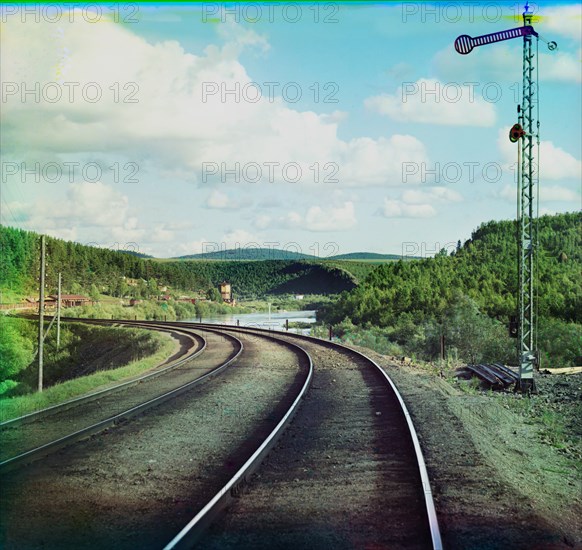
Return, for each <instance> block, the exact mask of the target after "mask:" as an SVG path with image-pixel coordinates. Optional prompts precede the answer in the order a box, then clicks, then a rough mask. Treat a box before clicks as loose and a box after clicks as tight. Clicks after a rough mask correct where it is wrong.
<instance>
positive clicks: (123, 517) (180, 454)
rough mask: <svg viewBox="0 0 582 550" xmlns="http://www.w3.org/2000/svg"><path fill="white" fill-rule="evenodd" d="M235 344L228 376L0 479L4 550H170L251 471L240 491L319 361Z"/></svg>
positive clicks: (278, 346) (287, 349)
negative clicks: (175, 540)
mask: <svg viewBox="0 0 582 550" xmlns="http://www.w3.org/2000/svg"><path fill="white" fill-rule="evenodd" d="M210 330H211V329H208V330H207V329H204V332H203V334H204V336H205V337H206V338H207V340H208V342H209V346H208V347H209V348H215V349H222V348H223V347H225V345H224V342H226V341H229V340H231V339H232V337H233V336H232V335H228V334H225V335H221V336H220V337H219V338H220V341H217V342H214V343H212V342H211V338H210V336H209V335H210V334H211V332H210ZM212 334H215V332H212ZM237 338H239V339H240V340H241V341H242V342H243V343H244V352H243V353H241V354H240V355H239V357H237V359H236V360H235V361H234V362H233V363H232V364H231V365H230V367H229V368H227V369H224V370H223V372H222V373H221V375H220V376H216V377H213V378H211V379H210V380H207V381H206V382H205V383H204V384H199V385H196V386H195V387H193V388H192V389H191V390H190V391H188V392H187V393H183V394H182V395H179V396H177V397H175V398H173V399H172V400H171V401H169V402H168V401H167V402H165V403H163V404H161V405H159V406H157V407H156V408H155V410H154V411H151V412H149V413H148V414H144V415H140V416H137V417H135V418H133V419H132V421H131V422H127V423H122V424H120V425H118V426H117V427H116V429H115V430H111V431H106V432H103V433H102V434H100V435H98V436H95V437H93V438H90V439H87V440H85V441H83V442H81V443H79V444H76V445H71V446H69V447H67V448H64V449H61V450H60V451H57V452H55V453H51V454H50V455H48V456H46V457H44V458H43V459H42V460H38V461H35V462H34V463H32V464H29V465H27V466H26V467H22V468H17V469H14V470H13V471H9V472H2V473H1V474H0V475H1V482H2V499H1V501H0V533H2V539H1V540H0V544H1V546H2V547H3V548H15V549H16V548H26V549H28V548H58V549H59V550H61V549H63V550H66V549H69V548H71V549H73V548H75V549H81V548H91V549H94V548H121V549H125V548H132V549H133V548H162V547H163V546H164V545H165V544H166V543H167V542H168V541H169V540H171V539H172V537H173V536H174V535H175V534H176V533H177V532H179V531H180V529H181V528H182V527H183V526H184V525H186V524H187V523H188V522H189V521H190V520H191V519H192V517H193V516H195V515H196V513H198V512H199V511H200V510H202V509H205V508H206V507H207V505H208V503H209V502H211V501H212V499H213V497H215V496H216V494H217V493H220V492H221V488H222V487H224V486H225V485H227V484H228V483H229V482H230V481H231V479H232V477H233V474H234V473H236V472H238V471H239V470H241V468H242V467H243V466H245V464H246V466H245V468H244V470H243V472H244V473H243V474H242V475H241V476H239V477H238V478H237V480H236V482H235V483H232V484H231V486H230V488H231V489H232V491H233V492H236V491H238V490H239V489H240V485H241V484H243V483H244V482H245V479H246V476H247V475H250V473H248V472H250V471H251V470H248V468H249V467H253V466H254V467H256V466H257V465H258V464H259V462H260V460H261V459H262V457H263V456H264V454H265V453H266V452H268V450H269V447H270V444H269V443H266V441H267V440H269V441H273V442H274V441H275V439H276V437H277V435H278V434H280V431H281V430H282V429H283V427H284V426H285V425H286V424H287V423H288V422H289V420H290V418H291V416H292V411H293V410H295V409H296V408H297V406H298V404H299V400H300V399H299V396H300V394H301V393H302V392H304V391H305V389H306V387H307V384H308V382H309V379H310V376H311V363H310V361H309V357H308V355H307V354H305V353H304V352H303V351H302V350H301V349H300V348H299V347H297V346H294V345H292V344H289V343H281V342H278V341H275V340H272V339H269V338H267V337H263V338H256V337H254V336H253V337H252V338H251V337H249V336H246V335H243V334H240V335H237ZM206 353H208V350H207V351H206V352H205V355H206ZM275 428H278V430H277V434H276V435H273V431H274V429H275ZM257 451H258V453H257ZM229 494H230V493H229ZM223 505H224V499H223V498H219V499H218V500H217V501H216V502H215V504H214V505H212V506H210V507H208V508H206V511H205V513H204V518H205V520H207V519H208V518H210V517H212V515H213V514H215V513H216V512H217V511H218V510H219V509H220V507H221V506H223ZM200 526H202V523H201V524H200Z"/></svg>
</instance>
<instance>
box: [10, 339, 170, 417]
mask: <svg viewBox="0 0 582 550" xmlns="http://www.w3.org/2000/svg"><path fill="white" fill-rule="evenodd" d="M158 336H159V342H160V347H159V349H158V351H157V352H156V353H154V354H153V355H151V356H149V357H146V358H144V359H140V360H139V361H132V362H131V363H129V364H127V365H125V366H123V367H120V368H117V369H112V370H102V371H98V372H95V373H93V374H90V375H88V376H82V377H79V378H75V379H73V380H68V381H67V382H63V383H61V384H56V385H54V386H52V387H50V388H47V389H46V390H44V391H43V392H42V393H34V394H27V395H21V396H17V397H11V398H5V399H1V400H0V421H2V422H4V421H6V420H10V419H11V418H16V417H18V416H22V415H25V414H28V413H31V412H34V411H38V410H41V409H45V408H47V407H51V406H53V405H58V404H60V403H64V402H65V401H68V400H70V399H73V398H75V397H80V396H81V395H85V394H88V393H93V392H95V391H98V390H101V389H104V388H106V387H108V386H112V385H113V383H115V382H120V381H124V380H126V379H128V378H132V377H134V376H138V375H140V374H143V373H144V372H146V371H148V370H150V369H152V368H154V367H155V366H156V365H158V364H160V363H162V362H163V361H164V360H166V359H167V358H168V357H169V356H170V355H171V354H172V352H173V350H174V340H172V339H171V338H170V337H169V335H166V334H159V335H158Z"/></svg>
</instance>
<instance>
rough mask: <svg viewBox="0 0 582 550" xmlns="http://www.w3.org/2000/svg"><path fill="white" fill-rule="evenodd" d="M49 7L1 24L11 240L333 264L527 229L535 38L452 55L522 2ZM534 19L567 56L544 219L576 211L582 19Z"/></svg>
mask: <svg viewBox="0 0 582 550" xmlns="http://www.w3.org/2000/svg"><path fill="white" fill-rule="evenodd" d="M35 6H36V7H34V6H32V7H30V8H29V11H28V12H26V11H24V9H23V8H22V7H18V6H11V7H10V8H6V7H5V8H4V9H3V13H2V23H1V25H2V29H1V30H2V38H1V40H2V44H1V46H2V48H1V54H0V55H1V59H0V61H1V69H0V71H1V73H0V74H1V77H2V113H1V122H2V129H1V134H0V137H1V140H2V180H1V184H2V194H1V195H2V196H1V198H2V203H1V216H2V223H3V224H7V225H11V226H17V227H21V228H23V229H30V230H34V231H38V232H46V233H48V234H51V235H54V236H58V237H62V238H65V239H71V240H76V241H78V242H83V243H96V244H98V245H100V246H108V247H112V248H131V249H137V248H138V249H139V250H140V251H142V252H145V253H149V254H153V255H156V256H160V257H169V256H176V255H182V254H188V253H197V252H201V251H207V250H216V249H217V248H231V247H233V246H240V247H245V246H271V247H272V246H276V247H279V248H288V249H292V250H301V251H303V252H305V253H312V254H313V253H315V254H316V255H319V256H322V257H325V256H328V255H331V254H332V253H347V252H352V251H360V250H366V251H375V252H386V253H402V252H403V251H404V252H405V253H412V254H415V255H420V254H427V255H430V254H431V253H432V252H434V251H435V250H436V249H438V248H440V247H441V246H446V245H450V243H456V241H457V239H461V240H465V239H466V238H468V237H469V236H470V233H471V230H472V229H474V228H475V227H477V226H478V225H479V224H480V223H482V222H484V221H488V220H491V219H510V218H512V217H514V215H515V210H516V206H515V189H516V188H517V186H516V183H515V162H516V155H517V150H516V146H515V145H512V144H511V143H510V142H509V140H508V139H507V132H508V129H509V127H510V126H512V125H513V124H514V123H515V122H516V106H517V103H518V102H519V93H520V90H521V40H512V41H507V42H502V43H498V44H493V45H489V46H486V47H481V48H477V49H475V50H474V51H473V52H472V53H471V54H469V55H467V56H461V55H459V54H457V53H456V52H455V50H454V49H453V43H454V40H455V38H456V37H457V36H458V35H460V34H469V35H471V36H478V35H480V34H486V33H491V32H495V31H498V30H504V29H507V28H511V27H514V26H519V25H521V17H518V18H517V19H516V16H517V15H518V14H521V11H522V8H523V6H522V5H519V9H518V5H517V4H516V3H515V2H498V3H492V2H470V3H469V2H441V3H438V4H430V3H413V2H405V3H399V2H388V3H364V2H359V3H356V4H352V3H344V2H340V3H336V4H334V3H329V2H327V3H319V4H317V3H315V2H311V3H310V2H303V3H300V4H292V3H275V4H270V7H269V5H266V4H257V3H255V4H252V5H250V4H246V3H239V4H230V5H228V6H226V7H225V6H224V5H219V4H179V5H168V4H164V5H155V4H128V6H130V7H128V8H124V7H122V8H120V11H119V12H118V13H114V12H112V11H111V8H110V7H109V6H108V5H107V4H103V5H101V8H100V10H96V9H95V7H94V5H93V7H90V6H89V5H87V6H84V5H82V4H81V5H79V6H78V7H77V9H76V10H75V11H73V12H67V11H66V9H65V8H54V7H53V8H43V7H42V5H35ZM122 6H123V5H122ZM131 6H133V7H131ZM532 8H533V9H534V11H535V12H536V15H538V16H539V18H538V19H537V20H536V22H535V25H534V26H535V28H536V29H537V30H538V32H539V33H540V34H541V35H542V36H543V37H544V38H545V39H547V40H555V41H556V42H558V46H559V47H558V50H557V51H554V52H550V51H548V49H547V47H546V44H545V43H544V42H542V41H540V42H539V74H540V119H541V171H540V190H541V191H540V211H541V213H553V212H565V211H573V210H577V209H579V208H580V179H581V178H580V176H581V166H582V163H581V161H580V156H581V155H580V151H581V150H582V144H581V127H580V120H581V119H582V113H581V112H580V111H581V105H582V98H581V91H580V90H581V87H580V83H581V79H582V78H581V66H580V58H581V51H580V48H581V35H580V34H581V28H582V20H581V11H582V8H581V5H580V4H579V3H567V2H561V3H548V2H546V3H536V4H532ZM35 9H36V10H37V12H35V11H34V10H35ZM51 10H52V11H51ZM229 10H230V11H229ZM233 10H234V11H233ZM116 19H117V20H118V21H116ZM294 20H296V21H295V22H293V21H294ZM26 90H28V92H29V93H23V92H25V91H26ZM229 90H230V92H231V93H226V92H228V91H229ZM222 92H225V94H224V96H223V95H222ZM298 95H300V98H299V97H298ZM259 170H260V172H259ZM259 176H260V177H259ZM237 180H238V181H237Z"/></svg>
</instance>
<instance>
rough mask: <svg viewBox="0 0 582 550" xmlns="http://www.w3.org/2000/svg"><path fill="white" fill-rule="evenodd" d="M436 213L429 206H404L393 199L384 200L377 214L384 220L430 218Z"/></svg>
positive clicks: (402, 202)
mask: <svg viewBox="0 0 582 550" xmlns="http://www.w3.org/2000/svg"><path fill="white" fill-rule="evenodd" d="M436 213H437V212H436V210H435V208H434V207H433V206H432V205H430V204H406V203H405V202H404V201H401V200H395V199H384V204H383V205H382V207H381V208H380V210H379V214H380V215H382V216H384V217H385V218H432V217H434V216H436Z"/></svg>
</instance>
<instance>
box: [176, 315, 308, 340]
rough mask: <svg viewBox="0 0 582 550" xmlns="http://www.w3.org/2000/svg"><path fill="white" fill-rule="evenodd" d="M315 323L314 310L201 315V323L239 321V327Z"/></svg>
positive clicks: (304, 331)
mask: <svg viewBox="0 0 582 550" xmlns="http://www.w3.org/2000/svg"><path fill="white" fill-rule="evenodd" d="M199 320H200V319H199V318H198V317H193V318H191V319H182V320H181V322H183V323H197V322H198V321H199ZM287 320H289V322H290V323H291V322H297V321H301V322H304V323H315V310H313V311H311V310H308V311H274V312H272V313H271V314H269V313H238V314H226V315H212V316H209V317H202V322H203V323H212V324H215V325H223V324H227V325H236V324H237V323H240V326H241V327H255V328H264V329H270V330H285V322H286V321H287ZM289 331H290V332H300V333H301V334H309V329H289Z"/></svg>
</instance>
